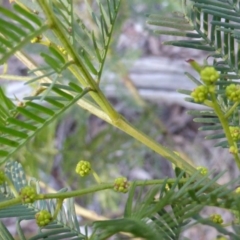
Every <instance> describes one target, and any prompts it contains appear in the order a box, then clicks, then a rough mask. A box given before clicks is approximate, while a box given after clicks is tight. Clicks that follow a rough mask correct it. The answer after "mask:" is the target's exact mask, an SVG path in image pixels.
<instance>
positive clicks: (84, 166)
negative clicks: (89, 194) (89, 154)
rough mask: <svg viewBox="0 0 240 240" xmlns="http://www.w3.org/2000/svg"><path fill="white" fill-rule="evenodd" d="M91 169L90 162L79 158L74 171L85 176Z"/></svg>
mask: <svg viewBox="0 0 240 240" xmlns="http://www.w3.org/2000/svg"><path fill="white" fill-rule="evenodd" d="M91 170H92V168H91V164H90V162H88V161H84V160H81V161H79V163H78V164H77V166H76V173H78V174H79V175H80V176H82V177H84V176H87V175H88V174H89V173H90V172H91Z"/></svg>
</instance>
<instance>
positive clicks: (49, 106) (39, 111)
mask: <svg viewBox="0 0 240 240" xmlns="http://www.w3.org/2000/svg"><path fill="white" fill-rule="evenodd" d="M49 85H50V84H46V83H45V84H42V87H41V91H43V93H42V94H44V89H45V88H46V87H49ZM41 91H40V93H41ZM88 91H89V89H85V90H82V88H81V87H79V86H78V85H77V84H75V83H73V82H69V83H68V85H61V84H55V85H54V86H53V87H52V88H51V92H50V93H49V94H48V95H47V96H46V97H45V98H44V101H42V102H39V100H41V99H42V96H41V94H40V95H38V94H36V96H32V97H27V98H26V99H25V100H27V101H26V102H25V103H20V104H19V106H15V107H14V108H13V105H12V103H11V104H10V106H9V107H8V115H7V116H6V117H5V118H4V122H3V123H2V124H1V125H0V130H1V133H0V144H1V150H0V162H1V164H2V163H4V162H5V161H6V160H7V159H9V157H10V156H12V154H14V153H15V152H16V151H17V150H18V149H19V148H20V147H21V146H23V145H24V144H25V143H26V142H27V141H28V140H29V139H30V138H31V137H33V136H34V135H35V134H36V133H37V132H38V131H40V130H41V129H42V128H43V127H44V126H46V124H49V123H50V122H51V121H52V120H54V119H55V118H56V117H57V116H59V115H60V114H61V113H62V112H63V111H65V110H66V109H68V108H69V107H70V106H72V105H73V104H74V103H75V102H76V101H78V100H79V99H80V98H81V97H83V96H84V95H85V94H86V93H87V92H88ZM6 99H7V98H6ZM9 101H10V100H9V99H8V100H5V104H6V102H9ZM1 104H2V103H1ZM3 104H4V102H3Z"/></svg>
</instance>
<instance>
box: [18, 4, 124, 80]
mask: <svg viewBox="0 0 240 240" xmlns="http://www.w3.org/2000/svg"><path fill="white" fill-rule="evenodd" d="M16 2H17V3H19V4H20V5H23V6H26V7H28V6H29V5H28V1H26V0H17V1H16ZM95 2H96V4H97V6H98V11H94V10H93V7H92V6H91V5H90V4H89V3H88V1H85V5H86V8H87V10H88V11H89V15H90V16H91V21H92V23H93V25H92V26H90V27H87V26H86V25H87V23H86V21H85V19H82V18H81V15H77V13H76V12H75V11H74V9H73V1H71V0H67V1H55V0H53V1H51V8H52V11H53V12H54V17H55V18H56V20H57V23H58V24H59V27H60V28H61V31H62V33H64V34H65V35H66V36H67V38H68V41H69V43H70V44H71V45H72V47H73V49H74V50H75V51H76V53H77V54H78V58H79V60H81V64H82V66H84V68H86V69H87V70H88V71H89V72H90V73H91V75H92V76H93V78H94V79H95V80H96V81H97V82H99V81H100V78H101V74H102V71H103V66H104V62H105V59H106V55H107V51H108V48H109V45H110V40H111V36H112V32H113V28H114V25H115V21H116V18H117V14H118V11H119V7H120V2H121V0H112V1H110V0H102V1H99V0H98V1H95ZM36 9H37V11H39V12H40V13H42V10H41V8H40V9H39V4H38V2H37V1H34V2H31V5H30V6H29V11H31V12H35V11H36ZM88 25H89V23H88ZM91 28H92V29H91ZM43 36H44V37H45V38H47V39H48V40H49V41H50V42H51V43H54V44H56V45H60V46H61V41H60V40H59V39H58V37H56V36H55V35H54V34H52V33H51V31H47V32H45V33H44V34H43Z"/></svg>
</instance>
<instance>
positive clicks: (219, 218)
mask: <svg viewBox="0 0 240 240" xmlns="http://www.w3.org/2000/svg"><path fill="white" fill-rule="evenodd" d="M210 219H211V220H212V221H213V222H214V223H218V224H222V223H223V219H222V216H221V215H220V214H212V215H211V216H210Z"/></svg>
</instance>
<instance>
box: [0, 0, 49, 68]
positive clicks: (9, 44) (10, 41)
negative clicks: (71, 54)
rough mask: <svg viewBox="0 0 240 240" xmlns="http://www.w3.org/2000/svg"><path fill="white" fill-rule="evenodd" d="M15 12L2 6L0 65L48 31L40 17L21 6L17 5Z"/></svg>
mask: <svg viewBox="0 0 240 240" xmlns="http://www.w3.org/2000/svg"><path fill="white" fill-rule="evenodd" d="M14 10H15V11H10V10H8V9H6V8H3V7H1V6H0V28H1V32H0V64H3V63H5V62H6V60H7V59H8V58H9V57H10V56H12V55H13V54H14V53H15V52H16V51H18V50H19V49H21V48H22V47H23V46H24V45H26V44H27V43H29V42H30V40H31V39H33V38H34V37H36V36H39V35H41V34H42V33H43V32H45V31H46V30H47V29H48V25H47V24H46V23H42V21H41V20H40V18H39V17H38V16H36V15H35V14H33V13H30V12H28V11H27V10H26V9H24V8H22V7H20V6H19V5H17V4H15V5H14Z"/></svg>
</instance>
